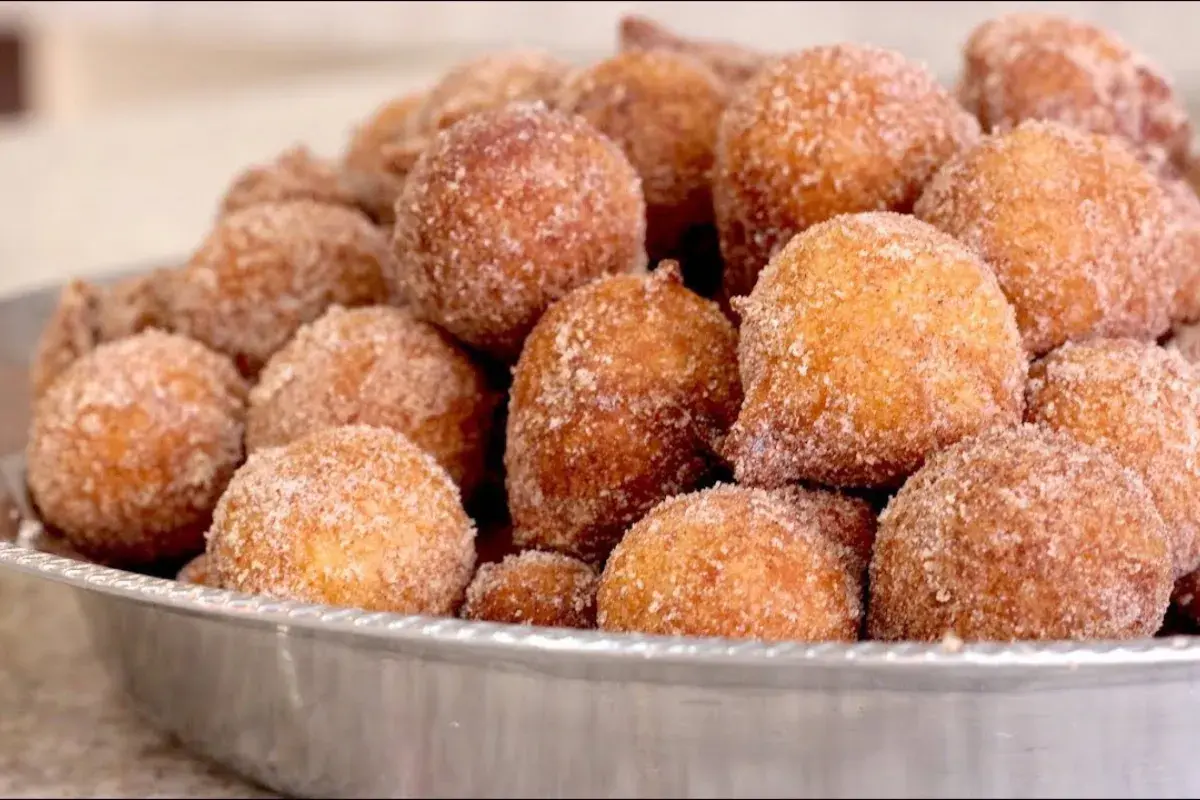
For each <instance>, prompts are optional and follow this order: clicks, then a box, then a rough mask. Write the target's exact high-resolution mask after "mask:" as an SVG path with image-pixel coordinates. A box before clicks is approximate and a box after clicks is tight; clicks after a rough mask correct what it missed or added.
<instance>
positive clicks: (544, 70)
mask: <svg viewBox="0 0 1200 800" xmlns="http://www.w3.org/2000/svg"><path fill="white" fill-rule="evenodd" d="M570 71H571V65H570V64H568V63H566V62H565V61H562V60H560V59H558V58H556V57H554V56H553V55H551V54H550V53H546V52H543V51H540V50H508V51H503V52H496V53H486V54H484V55H481V56H477V57H475V58H472V59H469V60H467V61H464V62H462V63H460V64H458V65H457V66H455V67H453V68H452V69H450V70H449V71H448V72H447V73H446V74H445V75H443V76H442V78H441V80H439V81H438V82H437V83H436V84H434V86H433V88H431V89H430V90H429V92H428V94H427V95H426V96H425V101H424V103H422V104H421V107H420V108H419V109H418V110H417V113H416V118H415V120H414V124H415V125H416V127H417V130H418V131H419V132H421V133H422V134H425V135H431V134H434V133H437V132H438V131H440V130H444V129H446V128H449V127H450V126H452V125H453V124H454V123H456V122H459V121H461V120H463V119H466V118H467V117H469V116H471V115H472V114H478V113H480V112H483V111H495V110H498V109H501V108H503V107H505V106H507V105H511V104H514V103H520V104H525V103H537V102H543V103H546V102H549V101H550V100H551V99H552V98H553V97H554V95H555V93H556V92H557V91H558V89H559V87H560V86H561V85H562V82H563V80H564V79H565V78H566V77H567V75H569V74H570Z"/></svg>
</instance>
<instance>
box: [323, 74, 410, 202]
mask: <svg viewBox="0 0 1200 800" xmlns="http://www.w3.org/2000/svg"><path fill="white" fill-rule="evenodd" d="M424 102H425V92H411V93H409V94H406V95H403V96H402V97H398V98H396V99H394V100H391V101H389V102H387V103H384V104H383V105H382V106H380V107H379V108H378V109H376V110H375V111H374V113H372V114H371V115H370V116H369V117H367V118H366V119H365V120H363V121H362V122H361V123H360V124H359V125H357V126H356V127H355V128H354V132H353V133H352V134H351V136H350V141H349V142H347V144H346V150H345V152H344V153H343V154H342V172H343V174H344V175H345V181H346V185H347V187H348V188H349V189H350V191H351V192H352V193H353V194H354V197H355V199H356V201H357V203H358V206H359V208H361V209H362V210H363V211H364V212H366V214H367V216H369V217H371V219H372V220H374V221H375V222H376V223H378V224H380V225H391V224H392V223H393V222H395V220H396V214H395V205H396V198H397V197H399V196H400V190H401V189H403V188H404V177H405V176H406V175H407V174H408V171H409V170H410V169H412V165H413V163H415V161H416V158H415V155H413V156H412V157H411V158H398V157H397V156H398V154H399V153H401V152H403V153H409V154H412V153H414V152H415V153H419V152H420V149H421V148H423V147H424V143H425V137H423V136H422V135H421V134H420V133H419V132H418V131H417V124H416V116H417V112H418V110H419V109H420V108H421V105H422V104H423V103H424Z"/></svg>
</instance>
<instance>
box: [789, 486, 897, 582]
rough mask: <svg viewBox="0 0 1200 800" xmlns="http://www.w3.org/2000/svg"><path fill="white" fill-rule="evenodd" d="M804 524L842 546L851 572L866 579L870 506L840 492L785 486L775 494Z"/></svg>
mask: <svg viewBox="0 0 1200 800" xmlns="http://www.w3.org/2000/svg"><path fill="white" fill-rule="evenodd" d="M776 494H778V495H779V497H781V498H783V499H784V500H786V501H787V503H788V504H789V505H791V506H792V509H793V511H794V512H795V513H796V514H797V515H799V516H800V517H801V519H803V520H804V521H805V524H806V525H807V526H808V527H810V528H814V529H816V530H819V531H820V532H821V533H822V534H823V535H825V536H828V537H830V538H831V539H833V541H835V542H837V543H838V544H839V545H841V546H842V547H843V548H844V549H845V551H846V556H847V557H848V559H849V567H850V570H851V572H852V573H853V574H854V576H855V577H857V578H865V577H866V572H867V567H868V566H869V565H870V563H871V551H872V549H874V547H875V528H876V519H875V510H874V509H873V508H871V505H870V503H868V502H867V501H866V500H863V499H861V498H858V497H851V496H849V495H846V494H842V493H841V492H835V491H830V490H828V489H819V488H813V487H807V486H787V487H785V488H783V489H779V490H777V491H776Z"/></svg>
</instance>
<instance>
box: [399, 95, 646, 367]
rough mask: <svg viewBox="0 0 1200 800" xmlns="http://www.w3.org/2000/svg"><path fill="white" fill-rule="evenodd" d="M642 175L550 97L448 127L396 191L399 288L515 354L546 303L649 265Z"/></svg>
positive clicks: (509, 357)
mask: <svg viewBox="0 0 1200 800" xmlns="http://www.w3.org/2000/svg"><path fill="white" fill-rule="evenodd" d="M645 208H646V207H645V201H644V200H643V198H642V190H641V181H640V180H639V179H638V176H637V172H636V171H635V170H634V169H633V167H632V166H631V165H630V163H629V160H628V159H627V158H626V157H625V155H624V153H622V152H621V149H620V148H619V147H617V146H616V145H615V144H613V143H612V142H611V141H610V140H609V139H608V138H606V137H605V136H603V135H602V134H600V133H599V132H598V131H596V130H595V129H594V128H592V127H591V126H590V125H588V124H587V123H586V122H584V121H583V120H581V119H579V118H574V117H567V116H564V115H561V114H558V113H556V112H553V111H549V110H547V109H546V108H545V107H544V106H541V105H514V106H508V107H507V108H505V109H502V110H500V111H492V112H484V113H479V114H475V115H473V116H471V117H469V118H468V119H464V120H463V121H462V122H460V123H458V124H457V125H455V126H453V127H452V128H450V129H448V130H446V131H443V132H442V133H441V134H440V135H439V136H438V137H437V139H436V140H435V141H434V143H433V144H432V145H431V146H430V148H429V149H427V150H426V151H425V152H424V153H423V154H422V156H421V158H420V159H419V160H418V161H417V165H416V166H415V167H414V168H413V171H412V172H411V173H409V176H408V180H407V181H406V182H405V185H404V192H403V193H402V194H401V195H400V199H399V200H398V201H397V202H396V229H395V238H394V241H393V249H394V251H395V254H396V259H397V263H396V265H395V268H393V269H392V270H390V275H391V277H392V278H393V280H394V282H395V284H396V290H395V291H396V294H397V295H398V296H399V297H401V298H403V299H404V300H406V301H407V302H409V303H411V304H412V305H413V307H414V308H415V309H416V310H417V312H418V313H419V314H420V315H421V316H422V317H424V318H425V319H428V320H429V321H431V322H433V323H435V324H437V325H439V326H440V327H442V328H445V329H446V330H447V331H449V332H450V333H451V334H453V335H454V336H455V337H456V338H458V339H459V340H460V341H462V342H464V343H466V344H468V345H471V346H473V347H475V348H478V349H480V350H483V351H485V352H487V353H489V354H491V355H493V356H496V357H498V358H500V359H502V360H505V361H509V362H512V361H515V360H516V357H517V355H518V354H519V353H520V351H521V343H522V342H523V341H524V340H525V336H526V335H527V334H528V333H529V331H530V330H531V329H532V328H533V325H534V323H535V322H537V320H538V318H539V317H540V316H541V315H542V313H543V312H544V311H545V309H546V307H547V306H549V305H550V304H551V303H552V302H554V301H555V300H557V299H559V298H560V297H562V296H563V295H565V294H566V293H567V292H569V291H570V290H571V289H574V288H575V287H576V286H580V285H582V284H585V283H588V282H589V281H592V280H594V279H595V278H598V277H600V276H602V275H608V274H614V273H624V272H635V271H641V270H643V269H644V268H645V266H646V251H645V238H646V236H645V231H646V213H645Z"/></svg>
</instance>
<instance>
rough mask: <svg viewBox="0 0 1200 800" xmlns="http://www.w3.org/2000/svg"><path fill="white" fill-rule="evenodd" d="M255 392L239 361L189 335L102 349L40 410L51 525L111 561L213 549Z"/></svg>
mask: <svg viewBox="0 0 1200 800" xmlns="http://www.w3.org/2000/svg"><path fill="white" fill-rule="evenodd" d="M245 394H246V386H245V383H244V382H243V381H242V379H241V378H240V377H239V376H238V374H237V371H236V370H235V369H234V368H233V365H232V364H231V363H230V362H229V361H228V359H226V358H224V357H222V356H220V355H218V354H217V353H214V352H212V351H210V350H208V349H207V348H205V347H204V346H203V345H201V344H199V343H198V342H194V341H192V340H190V339H186V338H184V337H182V336H175V335H171V334H166V333H162V332H160V331H154V330H151V331H146V332H144V333H140V334H138V335H136V336H132V337H128V338H125V339H121V340H119V341H116V342H111V343H107V344H103V345H100V346H99V347H97V348H96V349H95V350H93V351H92V352H91V353H89V354H87V355H85V356H83V357H82V358H80V359H79V360H78V361H76V362H75V363H74V364H72V365H71V366H70V367H69V368H68V369H67V371H66V372H64V373H63V374H62V375H61V376H60V378H59V380H57V381H55V383H54V384H53V385H52V386H51V387H50V389H49V391H47V392H46V393H45V394H44V395H43V396H42V397H41V399H40V400H39V401H38V403H37V405H36V408H35V410H34V419H33V424H32V428H31V430H30V436H29V444H28V447H27V451H26V460H27V463H28V481H29V489H30V493H31V494H32V496H33V498H34V501H35V502H36V503H37V506H38V508H39V510H40V513H41V515H42V518H43V519H44V520H45V521H46V522H47V524H49V525H51V526H53V527H54V528H55V529H56V530H58V531H60V532H61V533H62V534H63V536H64V537H65V538H66V539H67V540H68V541H69V542H70V543H71V544H72V545H74V546H75V547H76V548H77V549H78V550H79V551H80V552H81V553H83V554H84V555H86V556H88V557H89V558H92V559H95V560H97V561H103V562H105V563H111V564H116V565H121V566H126V565H129V566H139V565H146V564H150V563H153V562H155V561H159V560H169V559H172V558H177V557H182V556H188V555H191V554H193V553H195V552H198V551H199V550H201V549H203V532H204V528H205V526H206V525H207V522H208V515H209V514H210V512H211V511H212V509H213V506H214V505H216V502H217V498H218V497H219V496H220V494H221V491H222V490H223V489H224V488H225V485H226V483H227V482H228V481H229V478H230V476H231V475H232V474H233V471H234V469H236V468H237V465H238V464H239V463H240V461H241V457H242V430H243V416H244V407H245Z"/></svg>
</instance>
